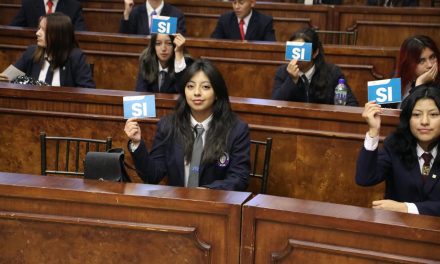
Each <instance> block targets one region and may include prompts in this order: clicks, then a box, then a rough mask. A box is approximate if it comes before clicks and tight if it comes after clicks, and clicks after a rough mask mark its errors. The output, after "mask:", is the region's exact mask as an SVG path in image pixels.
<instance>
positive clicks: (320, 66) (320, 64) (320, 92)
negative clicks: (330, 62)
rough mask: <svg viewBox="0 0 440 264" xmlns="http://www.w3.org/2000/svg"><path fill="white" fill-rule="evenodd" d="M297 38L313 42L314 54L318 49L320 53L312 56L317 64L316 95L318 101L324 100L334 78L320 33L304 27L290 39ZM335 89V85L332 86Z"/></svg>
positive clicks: (315, 77)
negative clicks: (326, 58) (325, 55)
mask: <svg viewBox="0 0 440 264" xmlns="http://www.w3.org/2000/svg"><path fill="white" fill-rule="evenodd" d="M297 39H302V40H304V42H309V43H312V55H313V54H315V53H316V52H317V51H319V52H318V54H317V55H316V57H315V58H312V60H313V63H314V64H315V69H316V70H315V73H316V74H315V75H316V76H314V77H313V78H314V81H313V82H314V85H313V87H314V88H315V89H314V96H315V97H316V98H317V101H318V102H324V101H325V100H326V97H327V94H328V93H327V87H328V85H329V80H331V79H332V76H331V72H330V68H329V67H327V64H326V62H325V58H324V47H323V46H322V43H321V40H320V39H319V36H318V33H316V31H315V30H314V29H313V28H302V29H299V30H298V31H296V32H295V33H293V35H292V36H291V37H290V39H289V41H294V40H297ZM331 89H334V87H331Z"/></svg>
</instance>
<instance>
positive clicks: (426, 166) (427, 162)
mask: <svg viewBox="0 0 440 264" xmlns="http://www.w3.org/2000/svg"><path fill="white" fill-rule="evenodd" d="M422 159H423V161H424V163H423V167H422V178H423V181H424V182H425V181H426V179H427V178H428V175H429V171H430V170H431V160H432V154H431V153H429V152H425V153H423V154H422Z"/></svg>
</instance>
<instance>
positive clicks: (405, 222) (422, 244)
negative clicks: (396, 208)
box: [241, 195, 440, 264]
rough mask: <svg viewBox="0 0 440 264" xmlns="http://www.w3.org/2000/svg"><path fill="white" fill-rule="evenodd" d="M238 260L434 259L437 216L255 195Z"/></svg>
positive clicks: (439, 243) (246, 209)
mask: <svg viewBox="0 0 440 264" xmlns="http://www.w3.org/2000/svg"><path fill="white" fill-rule="evenodd" d="M242 226H243V229H242V244H241V263H256V264H258V263H304V264H308V263H310V264H321V263H322V264H324V263H325V264H327V263H341V264H359V263H363V264H366V263H371V264H373V263H414V264H415V263H440V254H438V253H437V252H439V251H440V222H439V221H438V218H437V217H430V216H420V215H411V214H405V213H396V212H390V211H384V210H377V209H366V208H359V207H354V206H346V205H335V204H329V203H321V202H313V201H304V200H299V199H291V198H285V197H275V196H270V195H257V196H256V197H254V198H253V199H252V200H250V201H249V202H247V203H246V204H245V205H244V206H243V223H242Z"/></svg>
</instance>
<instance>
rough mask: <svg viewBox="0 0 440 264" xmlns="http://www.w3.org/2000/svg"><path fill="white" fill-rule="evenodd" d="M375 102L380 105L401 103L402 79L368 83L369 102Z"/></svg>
mask: <svg viewBox="0 0 440 264" xmlns="http://www.w3.org/2000/svg"><path fill="white" fill-rule="evenodd" d="M373 100H374V101H376V102H377V103H378V104H388V103H397V102H401V101H402V96H401V89H400V78H393V79H386V80H378V81H371V82H368V101H373Z"/></svg>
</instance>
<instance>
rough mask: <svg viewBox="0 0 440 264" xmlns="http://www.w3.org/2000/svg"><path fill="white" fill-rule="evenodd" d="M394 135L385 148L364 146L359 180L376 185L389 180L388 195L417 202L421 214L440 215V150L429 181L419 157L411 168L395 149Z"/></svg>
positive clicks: (358, 168) (396, 198)
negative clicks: (393, 145) (405, 164)
mask: <svg viewBox="0 0 440 264" xmlns="http://www.w3.org/2000/svg"><path fill="white" fill-rule="evenodd" d="M393 137H394V136H393V135H391V136H390V137H388V138H387V139H386V140H385V142H384V147H383V149H380V150H377V149H376V150H375V151H368V150H366V149H365V148H364V147H362V149H361V150H360V153H359V156H358V160H357V166H356V183H357V184H359V185H362V186H372V185H376V184H378V183H380V182H383V181H385V185H386V187H385V199H391V200H395V201H398V202H407V203H414V204H415V205H416V206H417V209H418V210H419V213H420V214H425V215H434V216H440V183H439V179H440V154H437V156H436V158H435V160H434V164H433V165H432V168H431V171H430V173H429V176H428V178H427V180H426V182H425V183H423V180H422V174H421V172H420V166H419V163H418V161H416V162H415V165H414V166H413V167H412V168H411V169H407V168H406V167H405V166H404V164H403V163H402V161H401V160H400V159H399V157H398V155H397V154H396V152H395V151H393V149H392V145H391V142H392V140H393Z"/></svg>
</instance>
